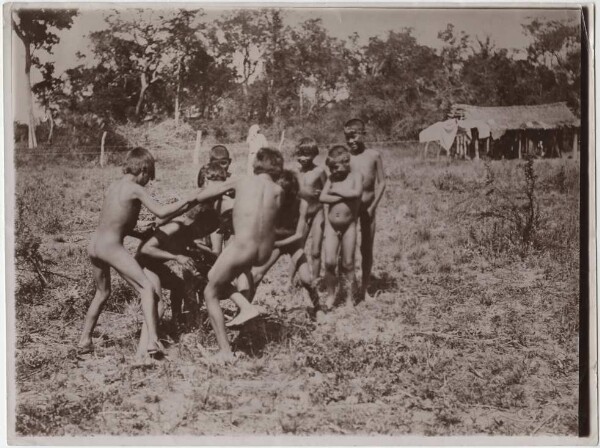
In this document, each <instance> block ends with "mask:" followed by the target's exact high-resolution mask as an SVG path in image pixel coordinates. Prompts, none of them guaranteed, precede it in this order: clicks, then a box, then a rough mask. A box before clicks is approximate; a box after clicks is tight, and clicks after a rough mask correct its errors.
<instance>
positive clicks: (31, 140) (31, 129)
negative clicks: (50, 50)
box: [23, 41, 37, 149]
mask: <svg viewBox="0 0 600 448" xmlns="http://www.w3.org/2000/svg"><path fill="white" fill-rule="evenodd" d="M23 44H24V45H25V76H26V78H27V82H26V84H27V107H28V109H29V110H28V123H27V125H28V131H27V134H28V136H27V139H28V142H27V144H28V147H29V149H33V148H37V138H36V136H35V117H34V115H33V92H32V91H31V48H30V47H29V42H25V41H23Z"/></svg>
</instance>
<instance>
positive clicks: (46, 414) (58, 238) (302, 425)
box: [15, 145, 580, 436]
mask: <svg viewBox="0 0 600 448" xmlns="http://www.w3.org/2000/svg"><path fill="white" fill-rule="evenodd" d="M408 146H409V145H408ZM232 149H233V158H234V165H233V171H234V172H237V173H241V172H243V171H244V168H245V167H244V162H245V158H244V152H243V151H244V148H243V146H242V145H236V146H232ZM290 149H291V148H287V147H284V150H285V151H286V153H289V152H290ZM382 155H383V159H384V160H385V168H386V172H387V178H388V189H387V191H386V193H385V195H384V198H383V200H382V203H381V206H380V208H379V210H378V232H377V237H376V247H375V254H376V255H375V266H374V280H373V288H372V289H373V290H372V291H371V292H372V293H373V294H374V295H376V300H375V301H373V302H365V303H362V304H360V305H359V306H358V307H357V309H356V310H355V312H349V311H347V310H344V309H338V310H336V311H335V312H334V313H332V314H331V315H329V316H328V319H327V320H326V322H324V323H323V324H320V325H318V326H315V325H314V324H313V323H311V322H310V321H309V320H308V318H307V317H306V315H305V313H304V312H303V311H302V306H306V305H307V303H308V302H307V301H306V299H305V298H304V297H303V295H302V292H301V291H300V290H294V291H293V292H292V293H288V292H287V291H286V290H285V288H284V285H285V279H286V277H285V276H286V275H287V262H286V261H283V262H280V263H278V264H277V265H276V266H275V267H274V268H273V270H272V271H271V272H270V273H269V274H268V276H267V277H266V279H265V282H264V283H263V285H261V287H260V289H259V292H258V295H257V301H258V302H259V303H261V304H262V305H264V306H265V307H266V308H267V309H268V310H269V311H270V315H269V317H268V318H267V319H264V320H260V321H256V322H254V323H253V324H252V325H249V326H247V327H245V328H244V329H243V330H242V331H239V332H231V334H230V336H231V338H232V339H233V340H234V345H235V346H236V347H237V348H238V349H239V350H241V351H243V352H244V353H246V355H245V356H244V357H243V358H242V359H240V360H239V361H238V362H237V363H236V364H235V365H234V366H231V367H216V366H207V365H206V364H204V363H203V362H202V360H203V354H204V353H205V351H206V350H208V351H212V350H214V349H215V348H216V343H215V340H214V337H213V335H212V332H210V331H209V330H208V327H206V328H203V329H201V330H200V331H197V332H193V333H189V334H183V335H181V336H177V335H175V334H174V333H172V332H171V331H170V329H171V326H170V325H168V322H166V324H165V326H164V328H165V331H166V332H167V333H166V334H165V337H167V338H171V344H170V348H169V356H168V360H166V361H164V362H162V363H159V364H156V365H153V366H149V367H143V368H140V367H135V366H134V365H133V362H132V361H133V354H134V349H135V343H136V339H137V337H138V331H139V327H140V323H141V313H140V310H139V307H138V304H137V298H136V297H135V294H134V293H133V292H132V290H131V288H129V287H128V286H127V285H125V284H124V283H123V282H122V281H121V279H120V278H118V277H117V276H116V275H113V297H112V298H111V300H110V303H109V305H108V307H107V309H106V311H105V312H104V313H103V315H102V316H101V318H100V322H99V325H98V329H97V331H96V334H95V338H96V341H98V344H97V345H98V349H97V353H96V354H95V355H94V356H92V357H90V358H89V359H85V360H81V359H79V358H77V357H76V356H75V353H74V350H73V347H74V346H75V344H76V342H77V339H78V336H79V331H80V329H81V325H82V321H83V315H84V313H85V311H86V309H87V305H88V304H89V302H90V300H91V298H92V294H93V284H92V280H91V275H90V268H89V263H88V260H87V256H86V245H87V241H88V239H89V235H90V231H91V230H93V228H94V225H95V223H96V222H97V219H98V212H99V208H100V205H101V198H102V192H103V189H104V188H105V187H106V186H107V185H108V184H109V183H110V182H111V181H112V180H113V179H115V178H116V177H117V176H119V168H118V167H116V166H112V165H109V166H108V167H106V168H104V169H100V168H99V167H98V166H97V164H96V163H95V162H94V161H90V160H86V161H81V160H78V161H69V159H68V158H61V159H57V160H46V161H44V162H38V163H36V164H30V163H22V161H17V167H18V168H17V196H18V198H19V200H20V201H22V202H23V203H24V204H25V205H26V207H25V210H26V212H24V213H25V214H24V216H23V218H22V219H24V220H25V221H26V223H27V226H28V227H29V229H30V231H29V233H23V235H24V236H23V235H17V239H19V237H22V238H24V237H27V238H33V237H35V238H38V239H39V240H40V245H39V248H38V250H39V253H40V256H41V257H42V258H43V259H46V260H50V261H51V262H52V265H51V266H50V267H48V268H47V269H48V270H50V271H53V272H54V273H56V274H63V275H65V276H68V277H69V278H66V277H65V276H60V275H53V274H47V276H46V277H47V281H48V284H47V285H46V286H45V287H43V286H42V285H41V283H40V281H39V279H38V277H37V276H36V274H35V273H34V272H30V271H28V270H23V271H18V273H17V274H18V278H17V281H18V286H17V291H16V295H15V310H16V328H17V346H16V359H15V362H16V378H15V379H16V386H17V403H16V405H17V407H16V428H15V429H16V433H17V434H18V435H28V436H31V435H54V436H56V435H92V434H113V435H150V434H151V435H161V434H170V435H223V434H233V435H236V434H256V435H264V434H270V435H272V434H298V435H310V434H320V435H322V434H332V435H335V434H339V435H346V434H367V435H368V434H391V435H403V434H410V435H467V434H493V435H531V434H534V433H535V434H538V435H539V434H551V435H576V433H577V393H578V389H577V386H578V355H577V353H578V303H579V295H578V293H577V291H578V281H579V250H580V248H579V222H578V216H579V214H578V207H579V203H578V198H579V171H578V168H577V166H576V165H575V163H574V162H573V161H571V160H543V161H535V162H534V164H533V167H534V170H535V173H536V175H537V176H538V177H537V182H536V192H535V194H536V201H537V204H538V206H539V214H540V220H539V225H538V228H537V229H536V230H537V233H536V244H535V245H533V246H532V247H530V248H528V250H527V251H523V250H522V248H519V247H517V246H516V245H515V244H514V243H510V244H509V243H506V244H505V245H499V247H496V246H494V244H495V243H494V244H492V243H493V242H494V241H505V239H504V237H506V241H509V238H508V237H507V236H506V235H503V234H502V232H509V231H511V230H510V229H506V228H503V227H502V225H501V223H496V224H494V222H492V221H485V222H484V221H482V220H476V219H474V218H473V214H472V213H471V212H472V210H473V208H472V207H473V206H474V204H475V205H477V204H480V205H481V204H482V202H481V201H482V200H483V199H482V198H481V197H480V195H481V193H482V191H484V189H485V186H486V178H487V172H488V170H489V169H491V170H494V173H495V179H497V182H501V183H502V185H501V187H502V189H503V190H502V191H503V192H505V193H506V194H514V195H515V197H516V196H517V195H518V194H519V193H520V190H519V189H520V185H521V182H522V181H523V178H522V175H523V169H522V165H523V163H524V162H522V161H495V162H489V165H488V167H487V168H486V164H485V163H483V162H465V161H453V160H447V159H444V158H442V159H441V160H439V161H438V160H435V159H422V158H421V157H420V156H419V155H418V150H417V148H416V147H394V148H385V149H383V150H382ZM157 156H158V167H157V181H156V182H154V184H153V185H152V186H151V190H152V192H153V194H155V196H156V197H158V198H160V199H162V200H165V201H166V200H170V199H172V198H173V197H174V196H177V195H178V194H181V193H182V192H183V191H185V190H187V189H189V188H192V187H193V186H194V182H195V174H196V170H197V168H196V167H194V166H192V164H191V163H190V161H191V153H190V152H188V151H179V152H176V151H169V152H158V153H157ZM486 197H487V198H488V199H487V200H488V201H494V200H496V199H495V198H496V197H495V196H494V195H490V196H486ZM490 198H491V199H490ZM492 205H493V204H492ZM27 235H33V236H27ZM484 236H485V237H487V239H486V238H484ZM135 244H136V242H135V241H134V240H131V241H128V243H127V246H128V247H129V248H130V249H131V250H134V249H135ZM357 265H358V266H360V263H357Z"/></svg>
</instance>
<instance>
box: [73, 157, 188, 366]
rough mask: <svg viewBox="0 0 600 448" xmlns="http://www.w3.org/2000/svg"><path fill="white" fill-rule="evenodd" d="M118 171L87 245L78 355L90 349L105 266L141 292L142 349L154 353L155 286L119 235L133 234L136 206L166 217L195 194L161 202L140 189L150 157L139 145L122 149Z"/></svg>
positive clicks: (104, 293) (150, 172)
mask: <svg viewBox="0 0 600 448" xmlns="http://www.w3.org/2000/svg"><path fill="white" fill-rule="evenodd" d="M123 173H124V176H123V177H122V178H121V179H119V180H117V181H115V182H113V183H112V184H111V185H110V186H109V187H108V189H107V190H106V193H105V195H104V203H103V205H102V211H101V213H100V222H99V224H98V227H97V229H96V231H95V232H94V234H93V236H92V239H91V242H90V244H89V246H88V253H89V256H90V261H91V263H92V267H93V268H92V269H93V274H94V279H95V281H96V293H95V295H94V299H93V300H92V303H91V304H90V306H89V309H88V311H87V314H86V316H85V320H84V327H83V332H82V335H81V338H80V340H79V344H78V352H79V353H80V354H84V353H89V352H91V351H93V345H92V332H93V330H94V327H95V326H96V323H97V321H98V317H99V315H100V312H101V311H102V308H103V306H104V304H105V303H106V300H108V298H109V296H110V268H111V267H112V268H114V269H115V270H116V271H117V272H118V273H119V275H121V277H123V279H124V280H125V281H127V283H129V284H130V285H131V286H132V287H133V288H135V290H136V291H137V292H138V293H139V294H140V296H141V302H142V312H143V314H144V320H145V322H146V325H147V326H148V334H149V337H148V343H147V347H146V350H147V352H148V354H149V355H155V354H160V353H161V351H162V345H161V344H160V342H159V340H158V333H157V325H158V310H157V302H158V300H159V298H160V291H157V290H156V289H155V288H154V287H153V286H152V283H151V282H150V280H149V279H148V277H147V276H146V275H145V274H144V272H143V270H142V267H141V266H140V265H139V264H138V262H137V261H136V260H135V258H134V257H133V256H132V255H131V254H130V253H129V252H127V250H126V249H125V247H123V240H124V238H125V236H126V235H133V234H134V232H133V229H134V228H135V225H136V223H137V220H138V216H139V213H140V208H141V206H142V205H144V206H145V207H146V208H147V209H148V210H150V212H152V213H153V214H154V215H155V216H157V217H159V218H163V219H169V218H173V217H174V216H176V215H177V214H180V213H183V212H184V211H185V210H186V208H187V207H188V206H189V205H190V204H193V203H195V202H196V200H197V196H198V193H197V192H196V191H194V192H193V193H189V194H188V195H187V196H186V198H185V199H184V200H181V201H179V202H176V203H173V204H168V205H161V204H159V203H158V202H156V201H155V200H154V199H153V198H152V197H151V196H150V194H149V193H148V192H147V191H146V190H145V189H144V186H145V185H146V184H147V183H148V182H149V181H150V180H152V179H154V157H152V154H150V152H149V151H148V150H146V149H144V148H139V147H138V148H134V149H132V150H131V151H130V152H129V153H128V154H127V158H126V161H125V166H124V167H123Z"/></svg>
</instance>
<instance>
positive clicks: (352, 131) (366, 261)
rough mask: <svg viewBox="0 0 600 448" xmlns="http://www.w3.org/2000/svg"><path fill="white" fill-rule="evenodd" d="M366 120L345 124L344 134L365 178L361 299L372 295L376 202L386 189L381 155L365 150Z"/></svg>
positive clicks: (354, 167) (355, 165) (361, 215)
mask: <svg viewBox="0 0 600 448" xmlns="http://www.w3.org/2000/svg"><path fill="white" fill-rule="evenodd" d="M364 135H365V123H364V122H363V121H362V120H360V119H358V118H353V119H351V120H348V121H347V122H346V124H344V136H345V137H346V143H347V144H348V147H349V148H350V154H351V158H350V166H351V169H352V171H355V172H357V173H360V174H361V175H362V179H363V192H362V197H361V202H360V211H359V220H360V232H361V243H360V252H361V255H362V282H361V283H362V284H361V290H360V297H361V300H362V299H364V298H369V297H368V295H367V287H368V285H369V279H370V276H371V269H372V268H373V242H374V239H375V214H376V211H377V205H378V204H379V201H380V200H381V198H382V196H383V192H384V191H385V185H386V181H385V172H384V170H383V162H382V160H381V154H379V152H378V151H376V150H374V149H366V148H365V143H364V141H363V138H364Z"/></svg>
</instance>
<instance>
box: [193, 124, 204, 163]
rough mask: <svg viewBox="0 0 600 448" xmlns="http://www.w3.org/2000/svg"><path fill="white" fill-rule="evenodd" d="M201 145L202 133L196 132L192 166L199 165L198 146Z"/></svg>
mask: <svg viewBox="0 0 600 448" xmlns="http://www.w3.org/2000/svg"><path fill="white" fill-rule="evenodd" d="M201 144H202V131H196V146H195V148H194V154H193V162H194V165H200V145H201Z"/></svg>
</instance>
